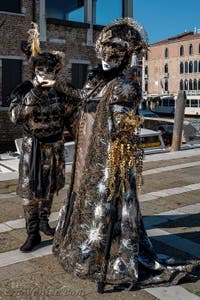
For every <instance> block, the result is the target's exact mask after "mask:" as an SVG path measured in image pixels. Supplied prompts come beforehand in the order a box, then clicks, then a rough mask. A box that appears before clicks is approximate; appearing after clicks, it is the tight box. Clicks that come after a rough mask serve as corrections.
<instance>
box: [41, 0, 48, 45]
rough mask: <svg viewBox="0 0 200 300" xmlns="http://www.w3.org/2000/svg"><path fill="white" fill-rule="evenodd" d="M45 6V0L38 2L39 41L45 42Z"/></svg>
mask: <svg viewBox="0 0 200 300" xmlns="http://www.w3.org/2000/svg"><path fill="white" fill-rule="evenodd" d="M45 8H46V4H45V0H40V41H42V42H46V41H47V31H46V30H47V29H46V26H47V24H46V10H45Z"/></svg>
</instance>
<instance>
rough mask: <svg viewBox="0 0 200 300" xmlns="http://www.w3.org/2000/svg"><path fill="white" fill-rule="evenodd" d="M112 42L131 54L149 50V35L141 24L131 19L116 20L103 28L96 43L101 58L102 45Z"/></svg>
mask: <svg viewBox="0 0 200 300" xmlns="http://www.w3.org/2000/svg"><path fill="white" fill-rule="evenodd" d="M111 42H114V43H115V44H119V45H120V46H122V47H124V49H126V50H127V51H128V52H129V53H130V54H131V53H133V52H135V53H139V52H140V51H141V50H142V49H144V50H145V49H148V38H147V33H146V32H145V30H144V28H143V27H142V25H141V24H140V23H139V22H137V21H136V20H134V19H132V18H129V17H126V18H119V19H115V20H113V21H112V22H111V23H110V24H108V25H107V26H106V27H104V28H103V30H102V31H101V33H100V35H99V37H98V39H97V41H96V52H97V56H98V57H101V56H100V54H101V48H102V45H105V44H107V45H108V44H109V43H111Z"/></svg>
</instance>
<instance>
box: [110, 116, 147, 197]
mask: <svg viewBox="0 0 200 300" xmlns="http://www.w3.org/2000/svg"><path fill="white" fill-rule="evenodd" d="M113 120H114V124H115V128H114V132H113V134H112V142H111V144H110V148H109V153H108V169H109V173H110V174H109V179H108V188H109V191H110V194H109V197H108V201H111V200H112V198H113V196H114V195H115V196H118V195H116V192H117V194H119V193H121V192H123V190H124V188H125V190H126V191H127V192H128V191H130V190H131V187H130V183H129V176H130V173H129V170H130V169H131V168H134V170H135V174H136V183H137V188H138V189H140V187H141V184H142V176H141V175H142V162H143V149H142V145H141V143H140V138H139V132H140V128H141V124H142V122H143V118H141V117H140V116H139V115H136V114H135V110H131V111H129V112H126V113H123V114H122V113H119V112H115V113H114V115H113ZM116 176H120V180H119V186H118V187H117V189H116Z"/></svg>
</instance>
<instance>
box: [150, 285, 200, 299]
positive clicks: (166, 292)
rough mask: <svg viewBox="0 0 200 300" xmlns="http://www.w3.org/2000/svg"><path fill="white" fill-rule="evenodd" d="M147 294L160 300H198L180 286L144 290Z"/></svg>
mask: <svg viewBox="0 0 200 300" xmlns="http://www.w3.org/2000/svg"><path fill="white" fill-rule="evenodd" d="M145 290H146V291H147V292H149V293H151V294H153V295H154V296H156V297H158V299H162V300H169V299H170V300H199V299H200V298H199V297H198V296H196V295H191V293H189V292H188V291H186V290H185V289H184V288H182V287H181V286H171V287H158V288H156V289H154V288H149V289H145Z"/></svg>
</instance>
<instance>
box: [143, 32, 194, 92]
mask: <svg viewBox="0 0 200 300" xmlns="http://www.w3.org/2000/svg"><path fill="white" fill-rule="evenodd" d="M179 90H185V91H186V94H187V95H192V94H195V95H200V31H199V30H197V32H185V33H182V34H179V35H177V36H174V37H172V38H168V39H166V40H162V41H160V42H157V43H154V44H152V45H150V48H149V52H148V53H147V55H146V57H145V58H144V62H143V92H144V96H145V97H149V96H153V95H170V94H172V95H177V92H178V91H179ZM199 98H200V96H199Z"/></svg>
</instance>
